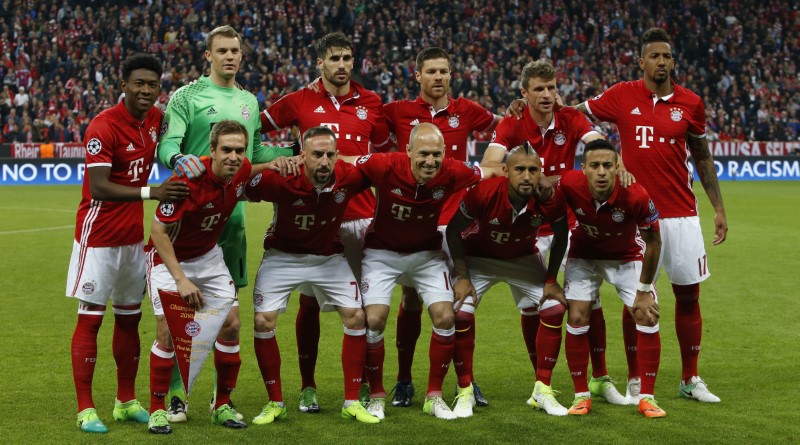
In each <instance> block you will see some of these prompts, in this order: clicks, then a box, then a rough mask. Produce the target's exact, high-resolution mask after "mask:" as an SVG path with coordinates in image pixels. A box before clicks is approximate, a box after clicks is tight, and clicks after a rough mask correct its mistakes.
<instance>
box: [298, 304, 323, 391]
mask: <svg viewBox="0 0 800 445" xmlns="http://www.w3.org/2000/svg"><path fill="white" fill-rule="evenodd" d="M294 333H295V336H296V337H297V360H298V362H299V364H300V378H301V380H302V383H301V387H300V388H301V389H303V388H308V387H309V386H311V387H313V388H316V387H317V382H316V381H315V380H314V374H315V370H316V368H317V354H318V352H319V303H317V299H316V298H314V297H310V296H308V295H303V294H300V308H299V309H298V310H297V320H296V321H295V325H294Z"/></svg>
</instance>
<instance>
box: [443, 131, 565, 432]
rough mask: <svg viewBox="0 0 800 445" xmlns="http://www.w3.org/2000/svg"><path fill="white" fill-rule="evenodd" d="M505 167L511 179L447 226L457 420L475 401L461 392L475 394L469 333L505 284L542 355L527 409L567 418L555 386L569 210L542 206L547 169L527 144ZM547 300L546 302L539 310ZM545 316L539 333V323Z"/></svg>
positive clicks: (480, 188)
mask: <svg viewBox="0 0 800 445" xmlns="http://www.w3.org/2000/svg"><path fill="white" fill-rule="evenodd" d="M505 165H506V170H507V175H508V176H507V177H500V178H492V179H488V180H486V181H483V182H481V183H480V184H478V185H476V186H475V187H474V188H472V189H470V190H469V191H468V192H467V194H466V196H465V197H464V200H463V201H462V202H461V209H460V211H459V212H457V213H456V214H455V216H454V217H453V219H452V220H451V221H450V224H449V225H448V226H447V242H448V245H449V246H450V255H451V256H452V258H453V263H454V266H455V274H456V281H455V284H454V285H453V290H454V292H455V297H456V299H457V300H459V302H463V304H461V305H460V307H458V311H457V312H456V348H455V354H454V357H453V361H454V366H455V369H456V374H457V375H458V386H459V388H460V390H459V394H458V395H457V396H456V404H455V408H454V410H453V412H454V413H455V414H456V415H457V416H458V417H469V416H471V415H472V406H473V404H474V401H473V400H472V398H471V397H466V396H465V393H464V392H463V390H461V388H467V387H468V386H469V384H470V377H471V374H472V355H473V352H474V350H475V334H474V330H472V329H469V327H470V326H471V324H472V323H471V321H472V320H473V319H474V312H475V308H476V307H477V305H478V302H479V301H480V298H481V297H482V296H483V294H484V293H486V291H488V290H489V288H491V287H492V286H494V285H495V284H497V283H499V282H501V281H504V282H506V283H508V285H509V287H510V288H511V294H512V296H513V297H514V300H515V301H516V303H517V308H519V311H520V314H521V317H522V318H521V320H522V330H523V337H524V338H525V344H526V346H527V347H528V353H529V354H530V355H531V357H534V356H536V351H537V349H538V350H539V351H540V353H539V355H538V357H539V359H538V360H539V363H538V367H537V363H536V362H534V370H535V371H536V385H535V391H534V395H533V396H532V397H531V399H530V401H529V403H530V404H532V405H534V406H536V407H539V408H542V409H544V410H546V411H547V412H548V413H549V414H554V415H566V412H567V410H566V409H565V408H564V407H563V406H561V405H560V404H559V403H558V402H557V401H556V400H555V398H554V397H553V391H552V390H551V389H550V386H549V385H550V375H551V374H552V370H553V367H554V366H555V358H554V357H556V356H558V351H559V349H560V348H561V325H562V320H563V317H564V312H565V311H566V301H565V300H564V291H563V290H562V289H561V287H560V286H559V285H558V283H557V282H556V276H557V275H558V269H559V267H560V265H561V260H562V258H563V257H564V252H565V251H566V247H567V221H566V209H565V208H564V204H563V201H561V200H556V199H550V200H549V201H544V202H542V201H540V200H538V199H537V198H535V197H534V192H535V190H536V187H537V184H538V183H539V178H540V176H541V169H542V162H541V159H540V158H539V156H538V155H537V154H536V152H535V151H533V149H532V148H531V147H530V145H529V144H527V143H525V144H524V145H521V146H518V147H516V148H514V149H512V150H511V151H510V152H509V154H508V156H507V158H506V164H505ZM548 223H551V226H552V229H553V233H554V234H555V236H554V240H553V246H552V247H553V249H552V252H551V256H550V263H549V266H545V261H544V257H543V256H542V255H541V254H540V253H539V251H538V250H537V248H536V236H537V232H538V230H539V227H541V226H542V225H544V224H548ZM462 237H463V239H462ZM473 286H474V287H473ZM543 292H544V296H545V298H544V300H547V301H544V302H542V304H541V306H540V299H542V293H543ZM562 302H563V303H562ZM539 313H541V315H542V319H543V323H542V324H541V325H540V324H539V319H538V317H536V315H537V314H539ZM548 323H549V324H548ZM537 329H538V330H539V335H536V332H535V330H537ZM531 331H534V332H531Z"/></svg>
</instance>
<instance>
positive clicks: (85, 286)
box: [81, 280, 97, 295]
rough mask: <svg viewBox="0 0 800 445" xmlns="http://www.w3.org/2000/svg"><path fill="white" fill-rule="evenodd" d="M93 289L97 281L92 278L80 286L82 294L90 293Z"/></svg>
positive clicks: (95, 287)
mask: <svg viewBox="0 0 800 445" xmlns="http://www.w3.org/2000/svg"><path fill="white" fill-rule="evenodd" d="M95 289H97V283H95V282H94V281H92V280H89V281H86V282H84V283H83V285H82V286H81V292H83V295H92V294H93V293H94V291H95Z"/></svg>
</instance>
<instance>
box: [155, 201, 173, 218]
mask: <svg viewBox="0 0 800 445" xmlns="http://www.w3.org/2000/svg"><path fill="white" fill-rule="evenodd" d="M158 210H159V211H160V212H161V214H162V215H164V216H172V214H173V213H174V212H175V204H173V203H172V201H164V202H162V203H161V205H160V206H158Z"/></svg>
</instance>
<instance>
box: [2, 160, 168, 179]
mask: <svg viewBox="0 0 800 445" xmlns="http://www.w3.org/2000/svg"><path fill="white" fill-rule="evenodd" d="M0 163H2V164H1V165H0V185H50V184H60V185H70V184H72V185H76V184H77V185H80V184H83V176H84V174H86V171H85V170H86V166H85V164H84V163H83V160H80V159H63V160H55V159H49V160H48V159H4V160H2V161H0ZM171 175H172V171H171V170H169V169H167V168H166V167H164V166H162V165H161V164H159V163H158V162H155V163H153V167H152V169H151V170H150V178H149V179H148V182H151V183H160V182H162V181H164V180H165V179H167V178H169V177H170V176H171Z"/></svg>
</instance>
